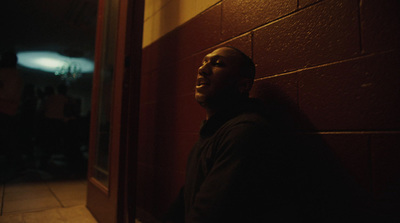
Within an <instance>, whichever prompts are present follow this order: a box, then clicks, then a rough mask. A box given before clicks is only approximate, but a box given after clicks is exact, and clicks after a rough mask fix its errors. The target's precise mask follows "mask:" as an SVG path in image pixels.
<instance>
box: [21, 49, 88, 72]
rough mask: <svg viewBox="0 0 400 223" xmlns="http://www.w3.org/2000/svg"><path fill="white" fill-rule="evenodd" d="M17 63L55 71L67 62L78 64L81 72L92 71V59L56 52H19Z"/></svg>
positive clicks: (46, 70) (31, 67)
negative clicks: (67, 55)
mask: <svg viewBox="0 0 400 223" xmlns="http://www.w3.org/2000/svg"><path fill="white" fill-rule="evenodd" d="M17 56H18V64H19V65H21V66H23V67H27V68H30V69H36V70H41V71H45V72H51V73H56V72H57V71H59V70H60V69H62V68H63V67H65V66H67V65H68V64H79V66H80V69H81V72H82V73H92V72H93V69H94V63H93V61H91V60H89V59H86V58H83V57H66V56H63V55H61V54H58V53H56V52H50V51H31V52H19V53H17Z"/></svg>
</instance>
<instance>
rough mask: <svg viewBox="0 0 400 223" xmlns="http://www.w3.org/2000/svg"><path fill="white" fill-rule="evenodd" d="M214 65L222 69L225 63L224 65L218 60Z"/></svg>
mask: <svg viewBox="0 0 400 223" xmlns="http://www.w3.org/2000/svg"><path fill="white" fill-rule="evenodd" d="M213 65H214V66H217V67H220V66H223V65H224V63H222V61H219V60H217V61H214V63H213Z"/></svg>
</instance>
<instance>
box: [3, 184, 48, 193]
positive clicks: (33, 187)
mask: <svg viewBox="0 0 400 223" xmlns="http://www.w3.org/2000/svg"><path fill="white" fill-rule="evenodd" d="M39 190H48V187H47V185H46V184H45V183H44V182H18V183H7V184H6V186H5V188H4V193H5V194H7V193H16V192H28V191H29V192H36V191H39Z"/></svg>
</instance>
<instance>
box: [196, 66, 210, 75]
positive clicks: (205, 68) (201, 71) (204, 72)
mask: <svg viewBox="0 0 400 223" xmlns="http://www.w3.org/2000/svg"><path fill="white" fill-rule="evenodd" d="M198 73H199V74H200V75H201V76H208V75H210V68H209V63H204V64H202V65H201V66H200V67H199V70H198Z"/></svg>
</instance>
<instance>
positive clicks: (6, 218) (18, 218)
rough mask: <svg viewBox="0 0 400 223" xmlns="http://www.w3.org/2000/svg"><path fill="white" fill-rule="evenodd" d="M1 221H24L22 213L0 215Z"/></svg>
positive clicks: (4, 222) (21, 222) (6, 222)
mask: <svg viewBox="0 0 400 223" xmlns="http://www.w3.org/2000/svg"><path fill="white" fill-rule="evenodd" d="M0 223H24V220H23V219H22V215H20V214H17V215H6V216H0Z"/></svg>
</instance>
